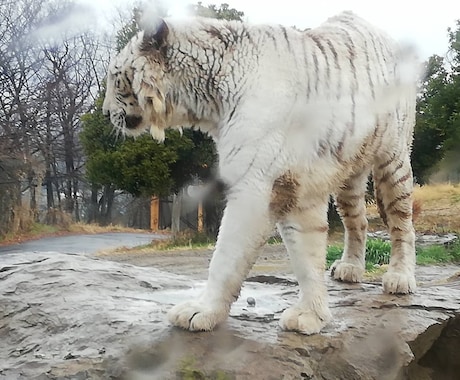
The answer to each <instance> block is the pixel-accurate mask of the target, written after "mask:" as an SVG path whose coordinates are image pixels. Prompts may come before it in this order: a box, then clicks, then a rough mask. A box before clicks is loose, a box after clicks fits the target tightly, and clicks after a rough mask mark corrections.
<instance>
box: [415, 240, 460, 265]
mask: <svg viewBox="0 0 460 380" xmlns="http://www.w3.org/2000/svg"><path fill="white" fill-rule="evenodd" d="M450 263H460V242H458V241H457V242H455V243H453V244H450V245H448V246H444V245H431V246H429V247H420V248H418V249H417V264H418V265H433V264H450Z"/></svg>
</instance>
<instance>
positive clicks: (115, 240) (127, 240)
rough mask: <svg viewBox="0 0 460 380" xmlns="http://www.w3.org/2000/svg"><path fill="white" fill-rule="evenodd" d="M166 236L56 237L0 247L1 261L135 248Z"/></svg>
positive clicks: (122, 234)
mask: <svg viewBox="0 0 460 380" xmlns="http://www.w3.org/2000/svg"><path fill="white" fill-rule="evenodd" d="M165 237H166V235H160V234H153V233H126V232H109V233H103V234H91V235H68V236H55V237H48V238H43V239H38V240H31V241H27V242H24V243H19V244H14V245H8V246H4V247H0V260H1V258H2V257H4V256H5V255H8V254H13V253H14V254H16V253H25V252H36V253H40V252H60V253H73V254H79V253H81V254H94V253H96V252H97V251H100V250H103V249H112V248H117V247H122V246H125V247H135V246H138V245H143V244H148V243H150V242H152V240H160V239H164V238H165Z"/></svg>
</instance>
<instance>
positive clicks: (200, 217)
mask: <svg viewBox="0 0 460 380" xmlns="http://www.w3.org/2000/svg"><path fill="white" fill-rule="evenodd" d="M198 232H203V202H202V201H199V202H198Z"/></svg>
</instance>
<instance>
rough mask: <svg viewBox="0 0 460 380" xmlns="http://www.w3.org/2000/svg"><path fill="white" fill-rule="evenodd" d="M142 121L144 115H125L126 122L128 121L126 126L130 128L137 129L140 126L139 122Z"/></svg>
mask: <svg viewBox="0 0 460 380" xmlns="http://www.w3.org/2000/svg"><path fill="white" fill-rule="evenodd" d="M141 121H142V117H140V116H133V115H126V116H125V122H126V128H128V129H135V128H137V127H138V126H139V124H140V123H141Z"/></svg>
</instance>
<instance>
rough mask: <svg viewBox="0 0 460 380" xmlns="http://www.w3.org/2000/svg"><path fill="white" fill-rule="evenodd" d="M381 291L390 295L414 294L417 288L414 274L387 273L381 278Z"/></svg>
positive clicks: (409, 272)
mask: <svg viewBox="0 0 460 380" xmlns="http://www.w3.org/2000/svg"><path fill="white" fill-rule="evenodd" d="M382 283H383V291H384V292H385V293H390V294H408V293H414V292H415V289H416V288H417V284H416V282H415V276H414V273H412V272H411V271H407V272H395V271H391V270H390V271H388V272H387V273H385V274H384V275H383V278H382Z"/></svg>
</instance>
